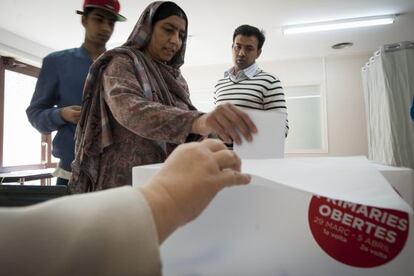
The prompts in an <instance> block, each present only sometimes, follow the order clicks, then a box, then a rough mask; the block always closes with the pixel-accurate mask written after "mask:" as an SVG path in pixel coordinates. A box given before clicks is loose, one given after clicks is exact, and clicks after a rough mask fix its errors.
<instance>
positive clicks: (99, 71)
mask: <svg viewBox="0 0 414 276" xmlns="http://www.w3.org/2000/svg"><path fill="white" fill-rule="evenodd" d="M164 3H170V4H173V5H176V4H175V3H173V2H163V1H157V2H153V3H151V4H150V5H149V6H148V7H147V8H146V9H145V10H144V12H143V13H142V14H141V16H140V18H139V20H138V22H137V24H136V25H135V27H134V29H133V31H132V33H131V35H130V36H129V38H128V40H127V42H126V43H125V44H124V45H122V46H121V47H118V48H115V49H112V50H110V51H107V52H105V53H104V54H102V55H101V56H100V57H99V58H98V59H97V60H96V61H95V62H94V63H93V64H92V66H91V68H90V70H89V74H88V77H87V79H86V82H85V87H84V92H83V93H84V94H83V101H82V112H81V118H80V120H79V122H78V125H77V129H76V136H75V137H76V146H75V156H76V158H75V160H74V162H73V164H72V179H71V182H76V181H77V180H79V178H80V177H81V175H82V174H83V176H82V177H85V176H87V177H88V178H89V180H90V181H91V182H92V185H93V184H94V183H96V180H97V178H98V175H97V174H98V172H99V163H100V154H101V153H102V152H103V150H104V149H105V148H106V147H108V146H110V145H111V144H112V143H113V139H112V130H111V129H112V128H111V126H110V122H109V119H108V118H109V116H108V107H107V105H106V103H105V100H104V93H103V92H102V91H103V82H102V76H103V72H104V70H105V68H106V66H107V65H108V64H109V62H110V61H111V60H112V58H113V57H114V56H117V55H119V54H122V55H127V56H128V57H129V58H131V60H132V61H133V64H134V70H135V75H136V78H137V80H138V82H139V83H140V84H141V87H142V89H143V90H144V91H143V92H144V95H145V97H146V98H147V99H148V100H153V99H154V97H157V98H158V99H162V102H163V103H164V104H166V105H174V99H173V97H171V93H174V94H175V95H176V96H177V97H179V98H181V99H182V100H183V101H184V102H186V103H187V104H188V106H189V107H190V109H195V108H194V107H193V106H192V104H191V102H190V99H189V97H188V87H187V84H186V82H185V80H184V78H183V77H182V76H181V72H180V70H179V68H180V67H181V65H183V64H184V54H185V49H186V39H187V32H186V34H185V38H184V39H183V43H182V46H181V49H180V50H179V51H178V52H177V53H176V55H175V56H174V57H173V58H172V59H171V60H170V61H169V62H167V63H166V64H163V63H161V62H156V61H151V58H149V57H148V56H146V54H144V52H143V50H144V49H145V48H146V46H147V45H148V43H149V41H150V39H151V35H152V28H153V24H152V21H153V18H154V15H155V14H156V12H157V10H158V8H159V7H160V6H161V5H162V4H164ZM177 7H178V6H177ZM179 9H180V10H181V8H179ZM181 11H182V10H181ZM182 14H183V15H184V16H185V13H184V11H182ZM186 24H187V22H186ZM186 29H187V28H186ZM154 64H156V65H154ZM149 72H151V73H149ZM170 87H174V89H170ZM155 88H156V89H155ZM154 93H155V95H154ZM74 185H76V183H74Z"/></svg>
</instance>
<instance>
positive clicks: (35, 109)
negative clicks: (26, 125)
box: [26, 0, 126, 185]
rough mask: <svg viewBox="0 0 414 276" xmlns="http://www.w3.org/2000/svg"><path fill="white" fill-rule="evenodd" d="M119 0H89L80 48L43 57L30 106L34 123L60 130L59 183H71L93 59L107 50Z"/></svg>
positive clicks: (56, 147)
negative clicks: (77, 129)
mask: <svg viewBox="0 0 414 276" xmlns="http://www.w3.org/2000/svg"><path fill="white" fill-rule="evenodd" d="M119 10H120V4H119V2H118V1H117V0H85V1H84V4H83V10H82V11H76V12H77V13H78V14H81V15H82V25H83V27H84V28H85V39H84V43H83V44H82V46H81V47H79V48H73V49H67V50H63V51H58V52H54V53H51V54H49V55H48V56H46V57H45V58H44V59H43V65H42V69H41V71H40V74H39V78H38V80H37V84H36V89H35V91H34V94H33V97H32V100H31V102H30V106H29V107H28V108H27V110H26V114H27V117H28V119H29V121H30V123H31V124H32V125H33V126H34V127H35V128H36V129H37V130H38V131H39V132H41V133H44V134H48V133H51V132H52V131H56V130H57V134H56V136H55V138H54V139H53V148H52V153H53V156H55V157H57V158H59V159H60V161H59V165H58V167H57V169H56V171H55V174H54V175H55V176H57V182H56V184H57V185H67V182H68V179H69V178H70V175H71V163H72V161H73V159H74V147H75V145H74V143H75V142H74V141H75V140H74V135H75V129H76V124H77V122H78V121H79V117H80V110H81V104H82V92H83V86H84V83H85V80H86V76H87V74H88V71H89V67H90V66H91V64H92V62H93V60H95V59H96V58H97V57H98V56H100V55H101V54H102V53H103V52H105V51H106V43H107V42H108V40H109V38H110V37H111V35H112V33H113V30H114V25H115V22H116V21H125V20H126V18H125V17H123V16H122V15H120V14H119Z"/></svg>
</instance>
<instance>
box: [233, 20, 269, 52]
mask: <svg viewBox="0 0 414 276" xmlns="http://www.w3.org/2000/svg"><path fill="white" fill-rule="evenodd" d="M238 35H242V36H255V37H256V38H257V41H258V42H259V43H258V45H257V48H258V50H260V49H262V47H263V44H264V42H265V39H266V38H265V35H264V32H263V30H259V29H258V28H256V27H253V26H250V25H241V26H239V27H237V29H236V30H234V34H233V42H234V39H235V38H236V36H238Z"/></svg>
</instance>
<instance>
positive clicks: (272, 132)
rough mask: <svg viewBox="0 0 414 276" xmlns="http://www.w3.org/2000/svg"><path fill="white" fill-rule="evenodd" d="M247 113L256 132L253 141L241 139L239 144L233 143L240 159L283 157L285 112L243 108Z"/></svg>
mask: <svg viewBox="0 0 414 276" xmlns="http://www.w3.org/2000/svg"><path fill="white" fill-rule="evenodd" d="M243 111H244V112H246V113H247V114H249V116H250V118H251V119H252V121H253V123H254V124H255V125H256V127H257V129H258V133H257V134H254V135H253V141H252V142H247V141H246V140H245V139H244V138H243V139H242V144H241V145H236V144H234V145H233V149H234V151H235V152H236V153H237V155H238V156H239V157H240V158H241V159H264V158H283V156H284V152H285V133H286V116H287V115H286V113H285V112H281V111H276V110H270V111H260V110H251V109H243Z"/></svg>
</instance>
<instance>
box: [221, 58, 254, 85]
mask: <svg viewBox="0 0 414 276" xmlns="http://www.w3.org/2000/svg"><path fill="white" fill-rule="evenodd" d="M259 71H260V69H259V66H258V65H257V63H256V62H255V63H253V64H252V65H250V66H249V67H247V68H245V69H243V70H241V71H240V72H239V73H238V74H237V75H234V67H231V68H230V69H229V70H227V71H226V72H224V77H225V78H227V77H230V79H231V80H232V81H238V80H243V79H246V78H247V79H251V78H253V77H254V76H255V75H256V73H257V72H259Z"/></svg>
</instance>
